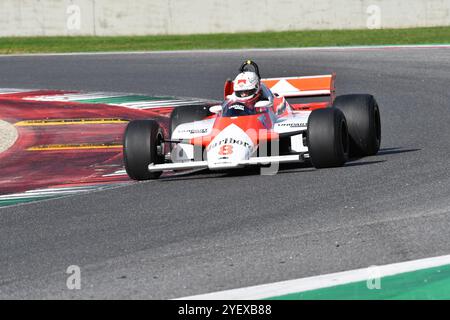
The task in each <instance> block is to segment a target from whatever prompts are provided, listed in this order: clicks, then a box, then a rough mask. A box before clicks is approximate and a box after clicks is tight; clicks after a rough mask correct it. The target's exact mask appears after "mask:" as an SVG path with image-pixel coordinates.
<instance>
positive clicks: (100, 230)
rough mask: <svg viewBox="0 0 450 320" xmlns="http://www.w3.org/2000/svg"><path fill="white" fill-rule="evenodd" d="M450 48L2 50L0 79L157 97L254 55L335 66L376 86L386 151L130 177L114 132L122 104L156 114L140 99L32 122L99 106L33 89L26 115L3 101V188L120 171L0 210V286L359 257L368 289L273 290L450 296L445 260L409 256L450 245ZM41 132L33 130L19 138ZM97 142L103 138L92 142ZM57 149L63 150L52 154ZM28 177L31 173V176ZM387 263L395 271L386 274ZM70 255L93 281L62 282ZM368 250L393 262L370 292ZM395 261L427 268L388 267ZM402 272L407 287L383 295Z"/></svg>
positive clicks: (266, 278)
mask: <svg viewBox="0 0 450 320" xmlns="http://www.w3.org/2000/svg"><path fill="white" fill-rule="evenodd" d="M449 53H450V49H449V48H448V47H445V46H442V47H422V48H415V47H384V48H349V49H341V48H322V49H320V50H319V49H300V50H295V49H288V50H254V51H252V50H246V51H237V50H234V51H233V50H231V51H211V52H208V51H198V52H172V53H170V52H159V53H124V54H92V55H48V56H46V55H28V56H0V88H20V89H23V90H36V89H51V90H54V91H55V94H56V93H57V92H58V93H65V94H67V93H68V92H69V93H73V92H78V91H83V92H84V91H86V92H132V93H134V94H133V95H139V96H144V97H147V99H148V98H149V97H155V96H159V97H167V96H177V97H194V100H195V99H200V98H201V99H211V100H220V99H221V98H222V90H223V83H224V81H225V79H227V78H232V77H234V76H235V74H236V73H237V71H238V70H237V69H238V67H239V65H240V63H241V62H242V61H243V60H245V59H253V60H255V61H256V62H257V63H258V64H259V66H260V69H261V74H262V76H263V77H285V76H300V75H315V74H328V73H331V72H336V74H337V77H336V87H337V94H338V95H340V94H348V93H370V94H373V95H374V96H375V97H376V99H377V101H378V103H379V105H380V112H381V117H382V144H381V150H380V152H379V154H378V155H376V156H373V157H369V158H363V159H354V160H353V161H351V162H349V163H348V164H347V165H346V166H344V167H342V168H333V169H325V170H315V169H313V168H311V167H308V166H302V167H299V168H292V167H289V168H283V170H281V171H280V172H279V173H278V174H277V175H273V176H264V175H259V174H258V173H257V172H248V173H245V172H241V173H233V174H227V173H210V174H203V173H196V174H190V175H183V176H167V177H164V178H162V179H160V180H157V181H150V182H142V183H134V182H131V181H129V180H128V179H127V178H126V177H125V176H124V175H123V174H122V175H121V173H123V172H121V171H120V170H121V169H122V167H121V158H120V157H121V154H120V150H118V148H117V144H118V143H120V138H121V130H123V127H124V125H125V124H124V123H120V122H119V121H120V120H121V119H124V118H126V119H128V118H134V117H146V116H144V115H143V114H141V113H139V112H138V113H135V112H136V111H135V109H130V108H126V107H125V108H123V107H117V106H114V107H111V108H114V112H112V113H111V112H106V111H105V114H104V116H98V115H97V114H96V115H95V117H94V118H96V119H98V121H104V120H107V119H109V120H111V119H115V120H116V121H118V122H117V123H83V124H80V123H78V124H68V123H64V124H63V125H58V124H54V125H51V124H49V123H48V122H47V123H45V122H42V123H43V125H42V126H36V123H31V122H29V121H30V120H36V119H38V120H39V119H40V120H44V119H43V118H46V116H42V117H40V115H43V114H45V113H46V112H51V110H52V108H56V109H57V110H58V111H57V112H58V113H60V112H62V111H61V110H64V111H63V112H64V114H58V117H57V118H58V119H60V120H61V119H65V120H67V119H71V120H72V121H75V120H76V119H78V120H79V119H81V118H83V119H84V118H91V119H92V118H93V117H92V116H91V115H89V113H90V112H91V111H90V110H91V109H90V108H92V107H93V105H95V104H96V102H97V101H90V102H92V103H93V104H88V105H89V108H85V109H83V107H80V106H77V108H76V110H78V111H77V112H80V110H83V112H86V113H88V115H87V114H74V110H73V109H75V108H73V109H72V108H71V106H73V104H72V103H73V102H69V103H66V102H64V101H63V102H61V101H56V102H55V101H53V102H49V101H34V102H30V101H28V102H27V107H25V108H24V107H20V108H22V109H21V110H22V111H21V112H23V113H24V114H22V115H21V116H20V117H18V114H17V113H16V112H18V111H17V110H18V109H14V108H15V107H17V105H16V106H13V105H11V104H13V103H12V102H10V103H9V104H8V105H6V104H2V103H0V119H2V120H6V121H7V122H9V123H11V124H16V125H15V127H16V129H17V130H18V134H19V137H18V138H17V140H16V143H15V144H14V145H13V146H12V147H11V148H9V149H8V150H7V151H6V153H5V152H3V153H2V154H1V155H0V161H1V162H0V171H1V172H2V173H8V174H9V176H8V177H9V178H8V179H5V178H3V180H1V181H0V182H1V185H0V189H1V190H2V194H1V195H0V196H2V197H3V196H5V195H6V194H10V193H16V194H20V193H24V192H26V191H27V190H41V189H43V188H44V189H45V188H53V189H54V188H60V187H69V188H70V187H78V185H73V183H79V182H80V181H81V180H83V182H84V183H88V185H89V186H91V185H92V184H96V185H97V184H98V183H100V184H102V183H104V180H103V179H104V177H103V176H104V175H110V174H112V177H114V178H110V179H112V180H113V182H114V183H113V184H112V185H111V186H113V187H111V188H110V187H108V188H92V190H86V191H85V192H83V193H77V194H75V195H72V196H70V197H62V198H52V199H47V200H44V201H37V202H30V203H25V204H20V205H13V206H5V207H2V208H0V298H85V299H89V298H164V299H166V298H179V297H187V296H195V295H200V294H206V293H210V292H228V290H230V289H236V288H244V287H245V288H248V287H250V288H255V286H261V285H265V284H268V283H277V284H280V282H284V281H289V280H293V279H303V280H302V281H300V280H298V281H299V282H298V283H303V284H304V283H306V282H307V281H311V280H312V279H315V280H312V281H316V280H317V277H316V276H318V275H326V274H331V275H332V276H329V278H330V277H331V278H333V277H334V278H333V279H336V274H337V275H338V276H339V277H340V276H341V275H342V274H341V273H343V272H344V273H345V272H349V271H348V270H353V271H354V270H360V271H355V272H361V273H360V274H359V275H360V276H358V277H355V278H351V279H356V280H355V281H356V282H355V287H348V286H347V287H345V289H342V287H341V289H340V288H337V287H336V288H335V289H333V290H334V291H331V292H332V293H331V294H330V293H329V292H327V293H326V294H323V293H322V292H317V291H314V292H310V293H308V294H307V293H305V294H295V290H294V291H292V289H290V291H287V292H289V293H288V294H289V296H286V295H284V296H283V294H280V295H277V294H275V291H274V296H273V297H282V298H283V297H284V298H321V297H322V298H323V297H325V298H330V297H331V298H336V295H337V296H338V297H349V298H367V297H371V298H373V297H375V298H376V297H377V296H376V295H374V294H373V292H378V293H380V294H379V297H380V298H389V297H392V296H394V297H400V298H401V297H406V298H407V297H408V295H403V294H407V292H408V290H411V292H417V290H419V292H420V290H422V289H421V288H420V286H419V288H418V287H417V283H421V282H423V283H428V284H430V286H429V288H436V289H435V290H434V291H433V290H431V291H430V292H431V293H429V291H427V293H426V294H427V296H426V297H428V298H439V297H444V296H443V295H442V294H439V293H440V291H439V290H441V289H442V284H444V285H445V284H446V282H445V281H447V280H446V279H448V278H449V276H450V271H449V268H448V262H446V260H445V259H444V258H438V260H439V261H440V262H442V261H443V262H442V263H441V264H436V263H434V262H433V263H434V264H433V263H431V264H426V263H425V264H424V263H421V262H418V263H415V262H413V263H412V265H414V266H418V265H419V266H422V267H423V268H426V269H424V270H422V269H421V270H422V271H417V270H418V269H417V268H416V269H414V268H412V267H411V268H410V267H408V268H404V267H403V266H404V265H402V266H401V267H399V266H398V264H397V263H401V262H405V261H411V260H418V259H420V260H419V261H423V260H422V259H425V258H430V257H438V256H445V255H448V254H449V252H450V242H449V241H448V239H449V236H450V231H449V230H450V197H449V195H450V191H449V190H450V173H449V171H450V170H449V169H450V162H449V161H448V154H449V153H450V142H449V138H450V126H449V125H448V123H449V122H450V112H449V110H450V109H449V108H450V105H449V101H450V91H449V90H448V87H449V84H450V81H449V80H450V76H449V75H450V54H449ZM56 91H57V92H56ZM46 93H48V92H47V91H46ZM0 99H1V96H0ZM183 99H184V98H183ZM17 103H19V102H17ZM75 103H78V102H75ZM112 103H118V102H117V101H115V102H112ZM103 107H104V104H102V108H103ZM27 108H28V109H27ZM30 108H32V109H30ZM33 108H34V109H33ZM61 108H63V109H61ZM116 108H117V109H116ZM102 110H106V109H102ZM123 112H125V113H127V114H122V113H123ZM128 112H132V113H133V114H128ZM152 116H153V115H152ZM47 117H48V116H47ZM50 118H51V117H50ZM53 118H55V117H53ZM74 119H75V120H74ZM100 119H102V120H100ZM24 121H25V122H24ZM27 121H28V122H27ZM111 121H112V120H111ZM78 128H83V129H82V131H83V132H85V133H86V135H85V136H82V135H80V134H79V131H77V130H81V129H78ZM111 128H115V129H113V130H110V129H111ZM29 130H32V131H33V132H32V134H31V135H28V137H30V139H31V140H27V139H25V140H23V139H22V138H23V137H25V136H27V134H29V133H30V132H29ZM102 130H104V131H102ZM36 132H39V135H38V136H37V137H38V138H39V139H36V135H34V134H36ZM111 132H114V134H113V135H111V134H110V133H111ZM21 134H22V138H21ZM87 136H88V137H89V139H91V138H92V137H96V138H97V140H95V139H94V140H93V141H91V140H88V141H85V139H84V138H85V137H87ZM31 137H34V138H31ZM42 141H43V142H42ZM25 142H26V144H25V145H23V146H22V147H21V148H22V149H14V148H19V147H20V145H18V143H25ZM86 143H89V144H90V145H86ZM115 144H116V148H114V146H115ZM93 145H94V146H100V147H99V148H97V149H95V150H92V149H89V150H87V148H88V147H89V146H90V147H92V146H93ZM25 146H26V148H31V149H29V150H26V149H25ZM67 146H69V147H67ZM80 146H81V147H80ZM83 146H85V147H86V148H82V147H83ZM105 146H111V148H106V147H105ZM33 148H34V149H33ZM52 148H53V149H52ZM55 148H56V149H55ZM74 148H75V150H74ZM50 149H52V150H50ZM119 149H120V148H119ZM14 150H16V151H15V152H13V151H14ZM25 151H26V152H25ZM58 152H60V153H62V154H63V155H64V156H61V157H60V159H61V162H63V161H64V160H66V161H64V163H58V161H57V159H58V158H57V157H56V158H55V157H54V154H55V153H58ZM8 153H9V155H8V157H5V156H4V155H5V154H8ZM114 153H115V154H114ZM68 154H70V156H68ZM50 155H53V156H50ZM46 157H51V159H52V163H48V162H46V159H48V158H46ZM96 157H98V158H96ZM55 159H56V160H55ZM90 161H93V163H94V164H96V165H97V166H95V165H94V167H92V166H90V165H91V162H90ZM86 164H87V166H86ZM35 166H37V167H35ZM13 168H15V169H14V170H15V171H11V170H13ZM18 168H20V169H18ZM36 168H38V169H39V170H36ZM42 168H46V170H42ZM86 168H87V169H86ZM96 169H98V170H96ZM33 170H34V171H33ZM85 170H88V172H87V171H85ZM89 170H91V171H89ZM10 171H11V172H10ZM45 172H47V174H43V173H45ZM24 173H27V174H29V175H28V176H26V175H24ZM100 176H101V178H99V177H100ZM86 177H88V178H89V179H87V180H86ZM118 177H120V179H119V178H118ZM21 179H22V180H21ZM90 179H92V180H90ZM99 179H100V180H101V181H99ZM115 179H117V180H115ZM6 180H8V181H6ZM26 182H29V183H30V185H29V186H28V187H30V188H28V187H27V188H25V189H24V186H26ZM109 182H110V181H107V184H108V185H109ZM61 185H63V186H61ZM43 192H51V190H50V191H48V190H47V191H43ZM68 194H72V192H68ZM8 204H12V203H8ZM426 261H428V260H426ZM392 264H395V265H394V266H396V267H395V268H397V267H398V268H399V269H396V270H397V271H395V272H390V273H389V272H388V271H389V270H391V269H390V268H391V267H392ZM71 265H76V266H79V267H80V270H81V284H82V287H81V289H80V290H69V289H68V288H67V286H66V280H67V277H68V276H69V275H68V274H67V273H66V270H67V268H68V267H69V266H71ZM371 266H385V267H380V270H382V271H381V275H380V276H381V277H386V278H382V279H381V289H380V290H376V291H372V293H369V291H370V290H369V289H368V288H367V290H369V291H366V287H364V288H363V287H362V286H359V287H358V284H361V283H365V282H364V281H363V278H361V274H363V272H362V271H361V270H365V269H366V268H369V267H371ZM408 266H410V265H408ZM402 268H403V269H402ZM436 268H438V269H436ZM419 269H420V268H419ZM383 270H384V271H383ZM398 270H403V271H402V272H407V273H408V274H409V275H411V273H414V276H413V278H411V277H405V278H403V277H401V276H400V277H397V278H395V279H394V278H391V277H392V276H393V275H394V274H398V272H400V271H398ZM427 270H428V271H427ZM385 271H386V273H383V272H385ZM417 272H418V273H417ZM352 274H355V273H352ZM418 274H419V276H417V275H418ZM324 277H326V276H324ZM339 277H338V278H339ZM417 277H418V278H417ZM331 278H330V279H331ZM305 279H309V280H305ZM339 279H342V278H339ZM346 279H347V278H346ZM406 279H409V280H406ZM411 279H415V280H411ZM329 283H330V284H331V286H332V285H333V282H329ZM339 283H340V284H345V283H346V282H345V281H343V282H339ZM350 283H352V282H350ZM335 284H336V283H335ZM390 284H395V286H397V287H402V290H404V293H403V292H399V291H397V293H396V294H394V295H389V294H387V293H386V292H387V291H383V290H387V289H388V288H389V286H390ZM408 284H409V285H410V287H408ZM256 288H261V287H256ZM273 288H276V286H275V287H273ZM307 288H316V289H317V288H319V287H318V286H317V285H313V286H311V287H307ZM439 288H441V289H439ZM266 289H267V288H266ZM274 290H275V289H274ZM414 290H415V291H414ZM333 292H334V295H333ZM355 293H357V294H355ZM381 293H385V294H384V295H383V294H381ZM291 294H293V295H291ZM434 294H435V295H434ZM417 296H420V295H414V294H411V295H410V296H409V297H417ZM267 297H268V296H264V298H267Z"/></svg>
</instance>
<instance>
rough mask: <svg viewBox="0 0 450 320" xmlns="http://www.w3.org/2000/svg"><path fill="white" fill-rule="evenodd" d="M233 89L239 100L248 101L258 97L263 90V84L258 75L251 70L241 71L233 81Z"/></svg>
mask: <svg viewBox="0 0 450 320" xmlns="http://www.w3.org/2000/svg"><path fill="white" fill-rule="evenodd" d="M233 89H234V94H235V96H236V99H237V100H238V101H247V100H251V99H253V98H257V97H258V96H259V95H260V92H261V84H260V80H259V77H258V75H257V74H256V73H255V72H251V71H245V72H242V73H239V74H238V75H237V77H236V78H235V79H234V81H233Z"/></svg>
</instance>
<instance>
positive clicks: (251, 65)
mask: <svg viewBox="0 0 450 320" xmlns="http://www.w3.org/2000/svg"><path fill="white" fill-rule="evenodd" d="M250 68H253V71H254V72H255V73H256V75H257V76H258V78H259V79H261V75H260V74H259V68H258V65H257V64H256V63H255V62H253V61H252V60H247V61H245V62H244V63H243V64H242V65H241V67H240V68H239V72H245V71H252V70H250Z"/></svg>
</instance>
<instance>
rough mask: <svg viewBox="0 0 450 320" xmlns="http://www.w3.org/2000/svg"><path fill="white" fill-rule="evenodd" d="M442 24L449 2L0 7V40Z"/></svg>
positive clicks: (99, 2)
mask: <svg viewBox="0 0 450 320" xmlns="http://www.w3.org/2000/svg"><path fill="white" fill-rule="evenodd" d="M448 25H450V0H315V1H311V0H247V1H242V0H226V1H224V0H128V1H123V0H0V36H55V35H100V36H114V35H156V34H202V33H222V32H225V33H226V32H258V31H286V30H308V29H362V28H408V27H424V26H448Z"/></svg>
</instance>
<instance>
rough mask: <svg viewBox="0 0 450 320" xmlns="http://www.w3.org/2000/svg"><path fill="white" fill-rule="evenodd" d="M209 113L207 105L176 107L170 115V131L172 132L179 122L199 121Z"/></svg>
mask: <svg viewBox="0 0 450 320" xmlns="http://www.w3.org/2000/svg"><path fill="white" fill-rule="evenodd" d="M210 115H211V112H210V111H209V106H205V105H202V106H189V107H178V108H175V109H174V110H173V111H172V114H171V115H170V132H171V135H172V132H173V131H174V130H175V129H176V127H178V126H179V125H180V124H183V123H188V122H193V121H200V120H203V119H204V118H206V117H208V116H210Z"/></svg>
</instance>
